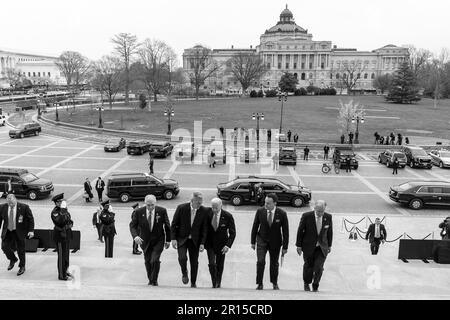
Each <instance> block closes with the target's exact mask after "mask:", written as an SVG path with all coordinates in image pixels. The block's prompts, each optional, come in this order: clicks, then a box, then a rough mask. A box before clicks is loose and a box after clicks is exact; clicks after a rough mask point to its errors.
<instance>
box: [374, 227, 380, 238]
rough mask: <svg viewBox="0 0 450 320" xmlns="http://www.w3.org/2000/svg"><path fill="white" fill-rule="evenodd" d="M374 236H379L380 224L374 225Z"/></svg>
mask: <svg viewBox="0 0 450 320" xmlns="http://www.w3.org/2000/svg"><path fill="white" fill-rule="evenodd" d="M375 238H380V226H378V225H375Z"/></svg>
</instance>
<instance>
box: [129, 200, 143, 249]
mask: <svg viewBox="0 0 450 320" xmlns="http://www.w3.org/2000/svg"><path fill="white" fill-rule="evenodd" d="M131 207H132V208H133V212H132V213H131V221H133V216H134V215H135V213H136V210H137V209H139V203H135V204H133V205H132V206H131ZM138 231H139V230H138ZM132 238H133V237H132ZM133 254H142V251H140V250H139V245H138V244H137V243H136V242H135V241H134V239H133Z"/></svg>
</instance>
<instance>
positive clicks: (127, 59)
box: [111, 33, 139, 104]
mask: <svg viewBox="0 0 450 320" xmlns="http://www.w3.org/2000/svg"><path fill="white" fill-rule="evenodd" d="M111 41H112V43H114V44H115V47H114V50H115V51H116V53H117V54H118V55H119V56H120V57H121V59H122V63H123V66H124V69H125V103H126V104H128V103H129V102H130V98H129V86H130V63H131V59H132V57H133V55H134V54H135V53H137V51H138V49H139V43H138V40H137V37H136V36H135V35H131V34H129V33H119V34H116V35H115V36H114V38H112V39H111Z"/></svg>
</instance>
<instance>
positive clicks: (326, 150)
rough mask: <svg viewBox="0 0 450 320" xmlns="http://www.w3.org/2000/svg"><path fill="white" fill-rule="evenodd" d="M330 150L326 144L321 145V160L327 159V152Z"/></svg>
mask: <svg viewBox="0 0 450 320" xmlns="http://www.w3.org/2000/svg"><path fill="white" fill-rule="evenodd" d="M329 152H330V147H329V146H328V144H326V145H325V147H323V160H328V153H329Z"/></svg>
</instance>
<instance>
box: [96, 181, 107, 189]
mask: <svg viewBox="0 0 450 320" xmlns="http://www.w3.org/2000/svg"><path fill="white" fill-rule="evenodd" d="M100 186H101V188H98V179H97V180H95V190H97V191H98V190H102V191H103V190H104V189H105V181H103V180H101V182H100Z"/></svg>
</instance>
